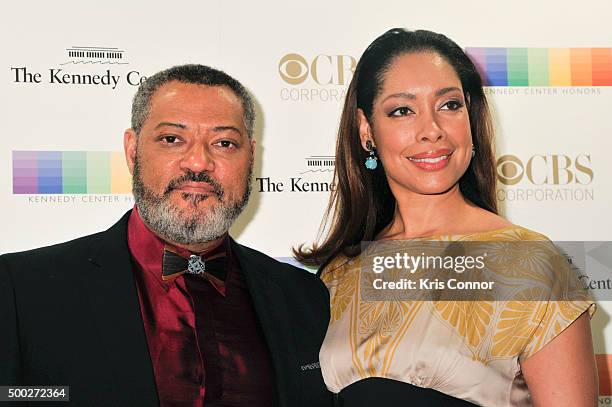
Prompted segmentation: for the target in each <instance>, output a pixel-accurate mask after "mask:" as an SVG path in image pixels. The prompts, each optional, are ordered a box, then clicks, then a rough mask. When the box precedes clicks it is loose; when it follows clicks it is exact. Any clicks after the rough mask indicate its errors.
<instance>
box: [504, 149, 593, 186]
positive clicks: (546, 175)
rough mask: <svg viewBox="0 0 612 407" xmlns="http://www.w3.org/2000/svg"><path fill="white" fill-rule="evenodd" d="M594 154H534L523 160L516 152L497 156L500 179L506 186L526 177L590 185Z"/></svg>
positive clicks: (537, 182)
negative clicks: (572, 155) (592, 155)
mask: <svg viewBox="0 0 612 407" xmlns="http://www.w3.org/2000/svg"><path fill="white" fill-rule="evenodd" d="M590 165H591V156H590V155H586V154H579V155H577V156H576V157H575V158H572V157H570V156H567V155H563V154H550V155H534V156H532V157H530V158H529V160H527V162H526V163H524V162H523V161H522V160H521V159H520V158H518V157H517V156H515V155H511V154H507V155H503V156H501V157H499V158H498V159H497V179H498V180H499V181H500V182H501V183H502V184H504V185H516V184H518V183H519V182H521V180H523V178H524V177H526V178H527V180H529V182H530V183H531V184H534V185H568V184H572V183H573V184H581V185H586V184H590V183H591V182H592V181H593V170H592V169H591V167H590Z"/></svg>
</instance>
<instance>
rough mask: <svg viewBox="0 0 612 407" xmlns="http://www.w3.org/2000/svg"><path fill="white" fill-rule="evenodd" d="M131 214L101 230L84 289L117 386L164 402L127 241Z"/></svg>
mask: <svg viewBox="0 0 612 407" xmlns="http://www.w3.org/2000/svg"><path fill="white" fill-rule="evenodd" d="M129 214H130V212H128V213H127V214H125V215H124V216H123V218H121V220H120V221H119V222H117V223H116V224H115V225H114V226H113V227H111V228H110V229H109V230H107V231H106V232H103V233H101V234H100V235H99V240H98V241H97V242H96V247H95V248H94V249H93V251H92V253H93V254H92V255H91V257H89V258H88V259H87V260H88V263H89V264H88V267H87V271H86V272H84V273H83V277H84V279H83V282H84V287H83V289H84V290H85V292H87V293H88V299H89V305H90V315H91V316H92V319H93V320H94V322H95V324H96V325H97V327H98V332H99V335H100V341H101V342H100V343H101V344H102V347H103V349H101V351H102V352H106V355H107V357H108V360H109V365H110V366H111V369H112V373H113V374H114V376H115V378H116V380H117V388H116V389H122V391H124V392H127V394H126V393H124V394H122V395H121V396H122V398H125V399H126V400H127V399H132V398H133V400H134V401H135V402H136V401H138V402H139V403H142V405H158V404H159V401H158V398H157V391H156V388H155V378H154V374H153V367H152V364H151V359H150V356H149V351H148V347H147V341H146V336H145V331H144V325H143V321H142V317H141V315H140V304H139V302H138V293H137V290H136V284H135V282H134V277H133V272H132V263H131V255H130V252H129V249H128V245H127V223H128V218H129Z"/></svg>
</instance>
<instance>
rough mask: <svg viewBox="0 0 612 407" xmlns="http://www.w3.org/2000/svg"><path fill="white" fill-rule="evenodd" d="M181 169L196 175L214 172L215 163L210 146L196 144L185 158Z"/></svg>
mask: <svg viewBox="0 0 612 407" xmlns="http://www.w3.org/2000/svg"><path fill="white" fill-rule="evenodd" d="M181 168H182V169H185V170H186V169H189V170H191V171H193V172H195V173H198V172H202V171H207V172H212V171H214V169H215V161H214V159H213V157H212V154H211V152H210V150H209V149H208V146H207V145H206V144H204V143H194V144H193V145H192V146H191V147H190V148H189V149H188V150H187V152H186V153H185V155H184V156H183V159H182V160H181Z"/></svg>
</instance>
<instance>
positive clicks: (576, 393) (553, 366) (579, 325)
mask: <svg viewBox="0 0 612 407" xmlns="http://www.w3.org/2000/svg"><path fill="white" fill-rule="evenodd" d="M521 369H522V371H523V376H524V377H525V381H526V382H527V386H528V387H529V391H530V392H531V397H532V400H533V405H534V406H535V407H549V406H555V407H565V406H567V407H595V406H597V398H598V379H597V367H596V365H595V355H594V353H593V340H592V339H591V323H590V319H589V313H588V312H586V311H585V312H584V313H583V314H582V315H581V316H580V317H578V319H576V320H575V321H574V322H573V323H572V324H571V325H570V326H568V327H567V328H566V329H565V330H564V331H563V332H561V333H560V334H559V335H558V336H557V337H556V338H554V339H553V340H552V341H550V342H549V343H548V344H547V345H546V346H544V347H543V348H542V349H541V350H539V351H538V352H537V353H535V354H534V355H532V356H530V357H529V358H527V359H525V360H524V361H523V362H521Z"/></svg>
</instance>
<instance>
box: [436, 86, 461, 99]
mask: <svg viewBox="0 0 612 407" xmlns="http://www.w3.org/2000/svg"><path fill="white" fill-rule="evenodd" d="M454 91H459V92H461V89H459V88H458V87H456V86H449V87H447V88H442V89H440V90H438V91H437V92H436V97H438V96H442V95H444V94H447V93H449V92H454Z"/></svg>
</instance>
